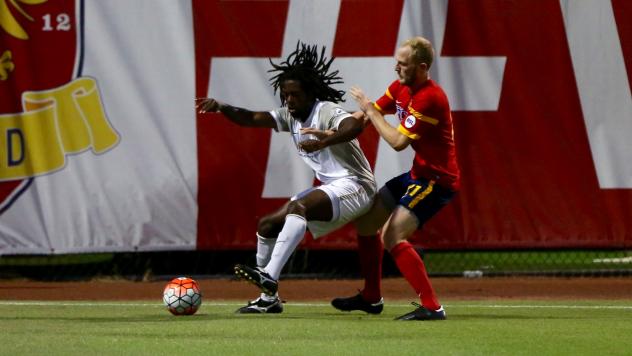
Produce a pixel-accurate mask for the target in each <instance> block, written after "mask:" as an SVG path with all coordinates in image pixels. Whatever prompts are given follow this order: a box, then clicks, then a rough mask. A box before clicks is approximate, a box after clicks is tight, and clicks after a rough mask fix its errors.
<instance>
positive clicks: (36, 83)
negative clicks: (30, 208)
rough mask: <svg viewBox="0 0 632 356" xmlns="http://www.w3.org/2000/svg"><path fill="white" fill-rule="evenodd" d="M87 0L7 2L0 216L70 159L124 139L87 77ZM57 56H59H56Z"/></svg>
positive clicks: (1, 5)
mask: <svg viewBox="0 0 632 356" xmlns="http://www.w3.org/2000/svg"><path fill="white" fill-rule="evenodd" d="M82 7H83V1H81V0H54V1H52V0H0V14H2V15H0V98H2V100H0V147H1V148H0V214H2V213H3V212H5V211H6V210H7V209H9V208H10V206H11V204H12V203H13V202H15V201H16V200H17V199H19V197H20V195H21V194H22V193H23V192H24V191H25V190H26V189H27V188H28V187H29V185H30V184H31V182H32V181H33V179H34V178H35V177H37V176H41V175H46V174H51V173H54V172H57V171H60V170H62V169H63V168H64V167H65V166H66V161H67V160H68V159H69V155H72V154H79V153H82V152H84V151H88V150H91V151H92V152H93V153H95V154H101V153H104V152H106V151H109V150H110V149H111V148H112V147H114V146H116V144H117V143H118V142H119V140H120V138H119V135H118V133H117V132H116V131H115V130H114V128H113V127H112V126H111V125H110V123H109V120H108V119H107V116H106V114H105V110H104V109H103V105H102V101H101V96H100V92H99V88H98V83H97V80H96V79H94V78H89V77H82V76H81V72H82V64H83V56H82V54H83V49H82V47H81V44H82V37H83V33H82V28H81V25H82V20H81V18H80V17H81V13H82V11H81V10H82ZM53 57H54V58H53Z"/></svg>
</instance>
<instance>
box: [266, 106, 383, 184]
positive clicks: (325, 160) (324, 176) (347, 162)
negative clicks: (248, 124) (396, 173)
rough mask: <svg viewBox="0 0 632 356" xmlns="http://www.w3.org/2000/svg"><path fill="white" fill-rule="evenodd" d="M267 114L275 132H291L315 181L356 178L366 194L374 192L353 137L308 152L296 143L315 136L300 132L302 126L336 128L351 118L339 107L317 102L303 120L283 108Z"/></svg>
mask: <svg viewBox="0 0 632 356" xmlns="http://www.w3.org/2000/svg"><path fill="white" fill-rule="evenodd" d="M270 114H272V117H274V120H275V121H276V126H277V127H276V131H288V132H290V133H291V134H292V140H293V141H294V147H295V148H296V150H297V152H298V154H299V156H301V158H303V160H304V161H305V163H307V165H308V166H310V168H311V169H312V170H313V171H314V175H315V176H316V178H317V179H318V180H319V181H321V182H322V183H324V184H328V183H331V182H332V181H334V180H336V179H340V178H350V179H354V180H358V182H359V183H360V184H362V186H364V187H365V189H366V190H367V192H369V194H375V192H376V190H377V189H376V185H375V177H374V176H373V173H372V172H371V166H370V165H369V162H368V161H367V159H366V157H365V156H364V153H363V152H362V149H360V144H359V143H358V140H357V139H353V140H351V141H349V142H343V143H339V144H336V145H332V146H329V147H326V148H324V149H322V150H320V151H316V152H312V153H307V152H305V151H303V150H302V149H300V147H299V145H298V144H299V143H300V142H301V141H304V140H308V139H315V138H316V137H314V136H313V135H303V134H301V129H302V128H307V127H312V128H316V129H319V130H337V129H338V125H340V123H341V122H342V120H344V119H346V118H348V117H351V114H349V113H348V112H346V111H345V110H344V109H342V107H340V106H339V105H338V104H335V103H332V102H329V101H317V102H316V104H315V105H314V107H313V108H312V112H311V113H310V115H309V117H308V118H307V120H305V122H301V121H299V120H297V119H295V118H294V117H292V115H291V114H290V112H289V111H288V109H287V107H282V108H278V109H276V110H272V111H270Z"/></svg>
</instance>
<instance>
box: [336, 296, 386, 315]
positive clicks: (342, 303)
mask: <svg viewBox="0 0 632 356" xmlns="http://www.w3.org/2000/svg"><path fill="white" fill-rule="evenodd" d="M331 305H332V306H333V307H334V308H336V309H338V310H342V311H347V312H348V311H352V310H361V311H363V312H367V313H369V314H380V313H381V312H382V310H383V309H384V298H380V300H379V301H378V302H377V303H369V302H367V301H366V300H364V298H363V297H362V294H361V293H358V294H357V295H355V296H353V297H349V298H336V299H334V300H332V301H331Z"/></svg>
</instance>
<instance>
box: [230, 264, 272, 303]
mask: <svg viewBox="0 0 632 356" xmlns="http://www.w3.org/2000/svg"><path fill="white" fill-rule="evenodd" d="M235 274H236V275H237V276H239V278H242V279H245V280H246V281H248V282H250V283H252V284H254V285H256V286H257V287H259V289H261V291H262V292H263V293H265V294H267V295H270V296H273V295H275V294H276V292H277V290H279V282H277V281H276V280H275V279H274V278H272V277H270V275H269V274H268V273H267V272H266V271H264V270H263V269H261V268H259V267H256V268H252V267H248V266H245V265H235Z"/></svg>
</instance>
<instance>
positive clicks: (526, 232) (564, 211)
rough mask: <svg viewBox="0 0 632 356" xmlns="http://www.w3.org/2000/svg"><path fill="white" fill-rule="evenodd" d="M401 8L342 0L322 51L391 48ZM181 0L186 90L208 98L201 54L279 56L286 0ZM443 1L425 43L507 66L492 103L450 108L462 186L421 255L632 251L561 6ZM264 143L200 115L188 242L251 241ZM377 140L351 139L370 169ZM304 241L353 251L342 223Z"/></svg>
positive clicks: (432, 226)
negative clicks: (596, 148)
mask: <svg viewBox="0 0 632 356" xmlns="http://www.w3.org/2000/svg"><path fill="white" fill-rule="evenodd" d="M402 4H403V1H402V0H399V1H369V2H361V1H346V0H343V1H342V5H341V9H340V15H339V18H338V28H337V31H336V36H335V42H334V47H333V55H334V56H337V57H354V56H392V55H393V49H394V48H396V45H397V43H396V40H397V31H398V24H399V21H400V16H402ZM612 4H613V9H614V12H615V18H616V20H617V28H618V31H619V36H620V40H621V45H622V50H623V54H624V57H625V64H626V67H627V72H628V73H631V72H632V27H631V25H630V23H629V21H626V20H625V19H629V18H632V2H629V1H624V0H615V1H613V3H612ZM193 5H194V29H195V39H196V70H197V73H196V76H197V83H196V93H197V95H198V96H205V94H206V92H207V88H208V86H209V79H208V78H209V72H210V59H211V58H212V57H226V56H247V57H278V56H280V54H281V47H282V41H283V33H284V26H285V20H286V16H287V12H288V3H287V2H285V1H276V0H274V1H235V2H231V1H228V2H227V1H206V0H204V1H202V0H194V1H193ZM448 6H449V7H448V17H447V23H446V31H445V38H444V41H443V46H442V48H437V51H439V52H440V53H441V55H443V56H505V57H506V58H507V60H506V67H505V72H504V79H503V82H502V92H501V96H500V103H499V107H498V110H497V111H494V112H472V111H468V112H465V111H463V112H458V111H457V112H454V119H455V135H456V140H457V148H458V154H459V161H460V166H461V170H462V190H461V192H460V193H459V195H458V196H457V198H456V199H455V201H454V202H453V203H451V205H450V206H449V207H448V208H446V209H445V210H444V211H442V212H440V214H439V215H438V216H437V217H436V218H435V219H433V220H432V221H431V222H430V223H429V224H427V225H426V227H425V228H424V229H423V231H421V232H420V233H419V234H418V236H416V237H415V240H414V241H415V242H416V243H417V244H419V245H420V246H423V247H427V248H433V249H462V248H477V249H478V248H491V249H495V248H559V247H569V248H585V247H607V248H610V247H612V248H622V247H627V248H629V247H631V246H632V190H631V189H601V188H600V186H599V181H598V179H597V174H596V171H595V165H594V163H593V160H592V155H591V150H590V145H589V141H588V135H587V132H586V125H585V123H584V119H583V116H582V109H581V105H580V101H579V95H578V88H577V85H576V81H575V76H574V73H573V65H572V60H571V56H570V51H569V46H568V42H567V39H566V33H565V29H564V19H563V14H562V10H561V8H560V3H559V1H557V0H541V1H537V2H534V1H531V0H516V1H501V0H482V1H468V0H452V1H450V2H449V5H448ZM422 35H423V34H422ZM376 70H390V68H376ZM343 74H344V73H343ZM628 76H629V75H628ZM630 79H632V78H629V77H628V81H629V82H632V80H630ZM235 104H238V103H235ZM630 119H631V120H632V118H630ZM269 141H270V133H269V131H267V130H257V129H247V128H240V127H238V126H236V125H233V124H231V123H230V122H228V121H227V120H223V119H220V118H217V119H213V118H210V119H205V120H198V142H199V144H198V146H199V151H198V152H199V182H200V184H199V195H198V201H199V219H198V248H199V249H228V248H250V247H253V246H254V245H255V238H254V233H255V229H256V223H257V219H258V218H259V217H261V216H262V215H264V214H265V213H267V212H269V211H271V210H272V209H275V208H276V207H278V206H279V205H281V204H282V203H283V201H284V199H263V198H261V192H262V189H263V182H264V176H265V169H266V161H267V152H268V144H269ZM377 142H378V137H377V135H376V133H375V132H374V130H373V129H369V130H367V131H366V132H365V133H364V134H363V136H362V138H361V144H362V147H363V149H364V151H365V153H366V155H367V157H368V159H369V160H370V161H371V164H374V161H375V157H376V151H377ZM303 246H306V247H309V248H352V247H354V246H355V237H354V231H353V229H352V228H349V227H348V228H345V229H343V230H341V231H339V232H337V233H334V234H332V235H331V236H328V237H326V238H323V239H321V240H318V241H314V240H312V239H311V238H308V239H306V241H305V242H304V244H303Z"/></svg>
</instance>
